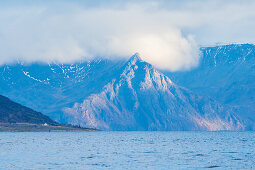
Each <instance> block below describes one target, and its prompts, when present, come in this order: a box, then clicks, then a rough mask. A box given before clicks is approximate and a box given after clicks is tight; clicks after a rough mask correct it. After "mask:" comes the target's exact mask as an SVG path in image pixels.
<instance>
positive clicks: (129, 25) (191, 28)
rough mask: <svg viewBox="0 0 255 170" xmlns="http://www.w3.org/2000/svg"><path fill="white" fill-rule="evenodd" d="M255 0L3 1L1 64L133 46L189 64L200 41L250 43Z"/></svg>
mask: <svg viewBox="0 0 255 170" xmlns="http://www.w3.org/2000/svg"><path fill="white" fill-rule="evenodd" d="M254 9H255V1H254V0H242V1H241V0H192V1H190V0H172V1H169V0H168V1H167V0H166V1H164V0H158V1H152V0H146V1H145V0H136V1H135V0H131V1H127V0H126V1H124V0H119V1H116V0H115V1H114V0H107V1H106V0H105V1H102V0H101V1H100V0H86V1H81V0H73V1H70V0H26V1H25V0H12V1H9V0H1V1H0V65H2V64H8V63H13V62H15V61H17V60H18V61H23V62H28V63H31V62H44V63H49V62H60V63H72V62H77V61H79V60H91V59H93V58H97V57H101V58H107V59H119V58H128V57H130V56H132V55H133V54H134V53H136V52H138V53H139V54H140V56H141V58H142V59H143V60H145V61H147V62H149V63H151V64H153V65H154V66H155V67H157V68H160V69H163V70H169V71H178V70H188V69H191V68H193V67H195V66H197V65H198V64H199V60H200V57H201V55H200V53H199V47H201V46H215V45H218V44H230V43H254V42H255V34H254V30H255V22H254V21H255V12H254Z"/></svg>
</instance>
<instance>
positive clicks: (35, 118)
mask: <svg viewBox="0 0 255 170" xmlns="http://www.w3.org/2000/svg"><path fill="white" fill-rule="evenodd" d="M0 123H34V124H44V123H47V124H48V125H58V123H57V122H55V121H53V120H51V119H50V118H49V117H48V116H45V115H43V114H42V113H40V112H36V111H34V110H32V109H30V108H27V107H25V106H22V105H20V104H18V103H15V102H13V101H11V100H10V99H9V98H7V97H4V96H2V95H0Z"/></svg>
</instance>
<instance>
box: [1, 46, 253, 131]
mask: <svg viewBox="0 0 255 170" xmlns="http://www.w3.org/2000/svg"><path fill="white" fill-rule="evenodd" d="M254 49H255V48H254V45H249V44H244V45H227V46H219V47H208V48H201V55H202V60H201V65H200V66H199V67H198V68H195V69H193V70H190V71H186V72H175V73H169V72H165V71H160V70H157V69H155V68H154V67H153V66H152V65H150V64H149V63H146V62H145V61H142V60H141V59H140V57H139V55H138V54H135V55H134V56H132V57H131V58H130V59H129V60H114V61H110V60H103V59H97V60H93V61H90V62H80V63H75V64H48V65H45V64H31V65H27V64H23V63H18V64H14V65H4V66H2V67H0V75H1V78H0V93H1V94H3V95H6V96H8V97H10V98H11V99H13V100H14V101H16V102H19V103H21V104H23V105H25V106H29V107H31V108H32V109H35V110H37V111H40V112H42V113H45V114H46V115H48V116H49V117H51V118H52V119H54V120H56V121H59V122H61V123H71V124H74V125H81V126H84V127H90V128H98V129H103V130H245V129H254V117H255V116H254V114H253V110H252V109H254V108H255V107H253V106H254V100H253V96H254V95H252V94H253V89H254V86H253V84H254V83H255V80H254V76H253V75H254V74H253V72H254V65H255V62H254V60H255V56H254V55H255V52H254Z"/></svg>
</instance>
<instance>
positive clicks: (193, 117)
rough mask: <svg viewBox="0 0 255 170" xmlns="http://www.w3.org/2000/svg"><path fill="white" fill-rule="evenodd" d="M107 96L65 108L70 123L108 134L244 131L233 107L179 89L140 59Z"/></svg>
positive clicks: (111, 85)
mask: <svg viewBox="0 0 255 170" xmlns="http://www.w3.org/2000/svg"><path fill="white" fill-rule="evenodd" d="M121 70H122V71H121V73H120V74H119V75H118V76H116V77H114V78H113V79H112V80H111V81H110V82H109V83H108V84H107V85H105V86H104V87H103V89H102V91H101V92H99V93H93V94H92V95H90V96H89V97H87V98H85V100H84V101H83V102H82V103H75V104H74V106H73V107H71V108H65V110H64V113H65V115H66V117H67V119H68V122H70V123H72V124H79V125H81V126H85V127H93V128H98V129H106V130H240V129H244V126H243V124H242V121H240V120H239V119H238V117H237V115H236V114H235V113H234V112H233V111H232V110H231V109H229V108H225V107H223V106H222V105H220V104H218V103H217V102H215V101H212V100H210V99H206V98H201V97H199V96H196V95H194V94H193V93H192V92H190V91H189V90H187V89H185V88H182V87H179V86H177V85H176V84H174V83H173V82H172V81H171V80H170V79H169V78H168V77H167V76H165V75H163V74H162V73H161V72H159V71H158V70H156V69H155V68H154V67H153V66H151V65H150V64H148V63H146V62H144V61H142V60H141V59H140V58H139V56H138V55H137V54H136V55H134V56H133V57H132V58H131V59H130V60H129V61H127V63H125V64H124V66H123V67H122V68H121Z"/></svg>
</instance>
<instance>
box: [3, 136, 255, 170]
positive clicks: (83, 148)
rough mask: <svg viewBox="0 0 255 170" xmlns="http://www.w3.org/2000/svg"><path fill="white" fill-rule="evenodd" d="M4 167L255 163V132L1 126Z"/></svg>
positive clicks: (232, 166)
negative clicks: (20, 129)
mask: <svg viewBox="0 0 255 170" xmlns="http://www.w3.org/2000/svg"><path fill="white" fill-rule="evenodd" d="M0 169H3V170H7V169H19V170H20V169H36V170H38V169H61V170H65V169H67V170H73V169H81V170H83V169H85V170H86V169H92V170H94V169H118V170H122V169H138V170H142V169H156V170H161V169H255V132H224V131H223V132H222V131H221V132H179V131H176V132H172V131H171V132H121V131H117V132H111V131H96V132H1V133H0Z"/></svg>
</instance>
